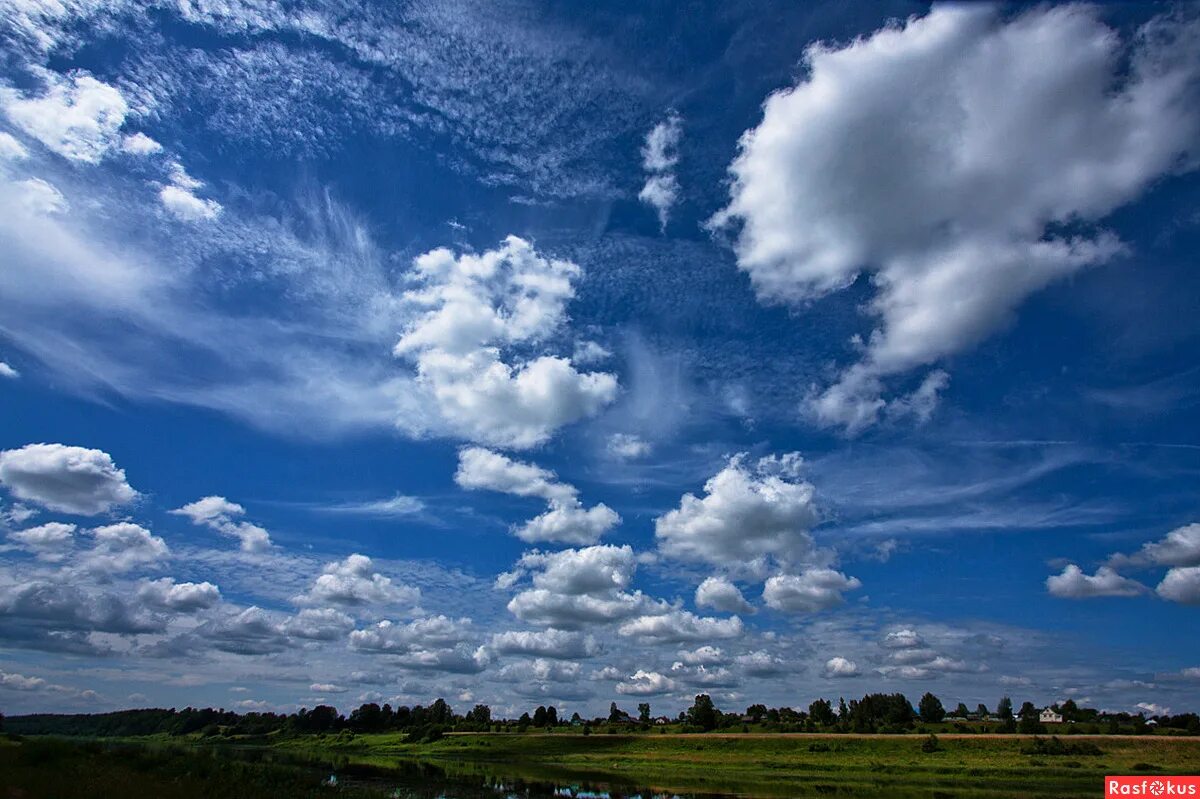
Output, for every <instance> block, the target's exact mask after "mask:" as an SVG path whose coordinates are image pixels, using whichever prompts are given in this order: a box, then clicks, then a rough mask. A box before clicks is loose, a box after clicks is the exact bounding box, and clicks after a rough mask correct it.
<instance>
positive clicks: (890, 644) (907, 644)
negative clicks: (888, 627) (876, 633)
mask: <svg viewBox="0 0 1200 799" xmlns="http://www.w3.org/2000/svg"><path fill="white" fill-rule="evenodd" d="M883 646H885V647H886V648H888V649H916V648H918V647H922V646H925V639H923V638H922V637H921V636H920V634H919V633H918V632H917V631H916V630H913V629H911V628H908V627H905V628H904V629H901V630H893V631H892V632H890V633H888V634H887V635H885V636H884V637H883Z"/></svg>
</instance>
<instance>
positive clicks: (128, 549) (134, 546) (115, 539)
mask: <svg viewBox="0 0 1200 799" xmlns="http://www.w3.org/2000/svg"><path fill="white" fill-rule="evenodd" d="M89 532H90V533H91V536H92V538H93V539H94V540H95V544H94V545H93V546H92V548H91V550H89V551H88V552H87V554H86V555H85V556H84V557H83V560H82V565H83V567H84V568H86V569H88V570H89V571H94V572H100V573H102V574H117V573H120V572H127V571H129V570H130V569H133V568H135V567H138V566H145V565H148V564H153V563H158V562H160V561H161V560H163V559H164V558H166V557H167V555H168V554H169V552H170V550H168V549H167V543H166V542H165V541H163V540H162V539H161V538H159V537H158V536H156V535H153V534H152V533H151V532H150V531H149V530H147V529H146V528H145V527H142V526H141V525H140V524H133V523H131V522H119V523H117V524H108V525H105V526H103V527H96V528H94V529H92V530H91V531H89Z"/></svg>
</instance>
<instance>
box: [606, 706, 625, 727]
mask: <svg viewBox="0 0 1200 799" xmlns="http://www.w3.org/2000/svg"><path fill="white" fill-rule="evenodd" d="M623 718H625V711H624V710H621V709H620V708H619V707H617V703H616V702H613V703H612V704H610V705H609V706H608V722H609V724H615V723H616V722H618V721H620V720H621V719H623Z"/></svg>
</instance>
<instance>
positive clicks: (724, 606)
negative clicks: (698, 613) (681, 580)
mask: <svg viewBox="0 0 1200 799" xmlns="http://www.w3.org/2000/svg"><path fill="white" fill-rule="evenodd" d="M696 607H698V608H712V609H713V610H719V611H721V612H722V613H753V612H754V606H753V605H751V604H750V603H749V602H747V601H746V597H744V596H742V592H741V589H739V588H738V587H737V586H736V585H734V584H733V583H731V582H730V581H729V580H727V579H725V578H724V577H709V578H707V579H705V580H704V582H702V583H700V585H699V586H697V587H696Z"/></svg>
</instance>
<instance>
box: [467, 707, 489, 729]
mask: <svg viewBox="0 0 1200 799" xmlns="http://www.w3.org/2000/svg"><path fill="white" fill-rule="evenodd" d="M467 721H471V722H474V723H475V724H482V725H487V724H491V723H492V709H491V708H490V707H488V706H487V705H476V706H475V708H474V709H473V710H470V711H468V712H467Z"/></svg>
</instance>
